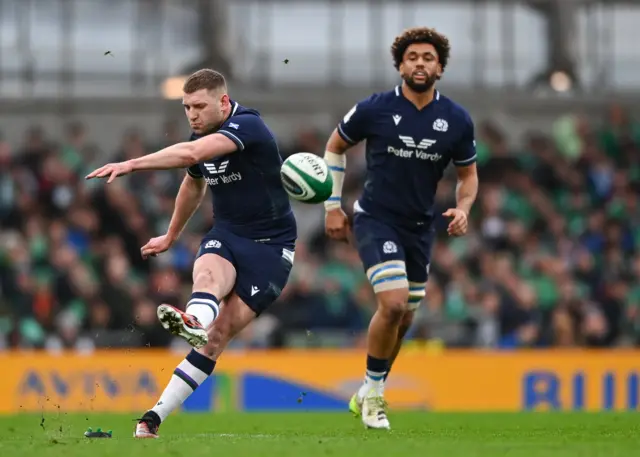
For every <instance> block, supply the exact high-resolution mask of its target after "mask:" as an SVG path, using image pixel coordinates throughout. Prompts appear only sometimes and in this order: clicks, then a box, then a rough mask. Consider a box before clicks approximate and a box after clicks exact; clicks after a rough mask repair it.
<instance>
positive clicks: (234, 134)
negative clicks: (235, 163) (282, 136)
mask: <svg viewBox="0 0 640 457" xmlns="http://www.w3.org/2000/svg"><path fill="white" fill-rule="evenodd" d="M217 133H220V134H222V135H224V136H226V137H227V138H229V139H230V140H231V141H233V142H234V143H235V145H236V146H237V148H238V151H244V150H245V149H246V148H247V147H249V146H251V145H253V144H256V143H260V142H264V141H271V140H272V139H273V137H272V135H271V132H270V131H269V129H268V128H267V126H266V125H265V123H264V121H263V120H262V118H260V116H256V115H255V114H240V115H237V116H232V117H230V118H229V119H228V120H227V121H226V122H225V123H224V124H222V127H220V130H218V132H217Z"/></svg>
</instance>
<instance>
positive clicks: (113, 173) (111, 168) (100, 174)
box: [85, 161, 133, 184]
mask: <svg viewBox="0 0 640 457" xmlns="http://www.w3.org/2000/svg"><path fill="white" fill-rule="evenodd" d="M132 171H133V165H131V163H130V162H128V161H127V162H117V163H108V164H106V165H104V166H102V167H100V168H98V169H97V170H94V171H92V172H91V173H89V174H88V175H87V177H86V178H85V179H92V178H106V177H107V176H108V177H109V179H108V180H107V184H109V183H111V182H113V180H114V179H116V178H117V177H118V176H124V175H128V174H129V173H131V172H132Z"/></svg>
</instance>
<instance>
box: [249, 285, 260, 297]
mask: <svg viewBox="0 0 640 457" xmlns="http://www.w3.org/2000/svg"><path fill="white" fill-rule="evenodd" d="M258 292H260V289H258V288H257V287H256V286H251V296H252V297H253V296H254V295H255V294H257V293H258Z"/></svg>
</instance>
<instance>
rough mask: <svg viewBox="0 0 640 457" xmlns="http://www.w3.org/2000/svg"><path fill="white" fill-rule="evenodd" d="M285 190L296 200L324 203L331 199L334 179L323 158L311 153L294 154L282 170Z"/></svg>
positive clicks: (286, 161) (281, 176) (281, 175)
mask: <svg viewBox="0 0 640 457" xmlns="http://www.w3.org/2000/svg"><path fill="white" fill-rule="evenodd" d="M280 179H281V180H282V185H283V187H284V190H285V191H286V192H287V194H289V196H290V197H291V198H293V199H294V200H298V201H301V202H304V203H322V202H323V201H325V200H327V199H328V198H329V197H331V191H332V190H333V178H332V177H331V173H330V172H329V167H328V166H327V163H326V162H325V161H324V159H323V158H322V157H318V156H317V155H315V154H311V153H310V152H298V153H296V154H292V155H290V156H289V157H287V159H286V160H285V161H284V163H283V164H282V167H281V168H280Z"/></svg>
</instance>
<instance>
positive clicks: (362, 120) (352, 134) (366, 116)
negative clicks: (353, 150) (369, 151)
mask: <svg viewBox="0 0 640 457" xmlns="http://www.w3.org/2000/svg"><path fill="white" fill-rule="evenodd" d="M370 113H371V101H370V99H366V100H363V101H361V102H359V103H357V104H356V105H355V106H354V107H353V108H351V110H350V111H349V112H348V113H347V114H345V116H344V118H342V121H340V123H339V124H338V134H339V135H340V137H341V138H342V139H343V140H344V141H346V142H347V143H349V144H351V145H354V144H357V143H359V142H361V141H362V140H364V139H365V138H367V136H368V129H369V126H370V125H371V122H370V120H371V115H370Z"/></svg>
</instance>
